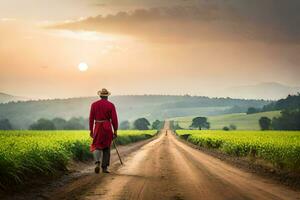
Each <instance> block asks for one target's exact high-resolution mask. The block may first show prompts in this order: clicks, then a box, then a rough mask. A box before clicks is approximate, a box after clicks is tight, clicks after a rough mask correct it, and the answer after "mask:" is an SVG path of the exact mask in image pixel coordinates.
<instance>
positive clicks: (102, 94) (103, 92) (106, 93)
mask: <svg viewBox="0 0 300 200" xmlns="http://www.w3.org/2000/svg"><path fill="white" fill-rule="evenodd" d="M97 94H98V95H99V96H103V97H108V96H109V95H110V92H109V91H108V90H107V89H105V88H103V89H102V90H100V91H98V93H97Z"/></svg>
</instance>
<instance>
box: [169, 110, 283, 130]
mask: <svg viewBox="0 0 300 200" xmlns="http://www.w3.org/2000/svg"><path fill="white" fill-rule="evenodd" d="M278 116H280V111H271V112H262V113H255V114H250V115H247V114H246V113H235V114H226V115H217V116H210V117H208V121H209V122H210V126H211V129H215V130H216V129H222V128H223V127H224V126H229V125H230V124H234V125H236V126H237V129H238V130H259V129H260V128H259V124H258V120H259V119H260V118H261V117H269V118H270V119H272V118H273V117H278ZM194 117H196V116H188V117H178V118H174V119H172V120H174V121H177V122H178V124H179V125H180V126H181V127H182V128H184V129H188V128H189V126H190V125H191V123H192V120H193V118H194Z"/></svg>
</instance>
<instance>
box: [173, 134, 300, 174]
mask: <svg viewBox="0 0 300 200" xmlns="http://www.w3.org/2000/svg"><path fill="white" fill-rule="evenodd" d="M176 132H177V134H178V135H179V136H180V137H181V138H183V139H186V140H187V141H189V142H191V143H193V144H195V145H198V146H201V147H205V148H213V149H218V150H220V151H222V152H224V153H227V154H230V155H234V156H241V157H248V156H249V157H250V158H251V159H257V158H259V159H263V160H265V161H268V162H270V163H272V164H273V166H274V167H276V168H279V169H286V170H289V171H295V172H300V131H221V130H219V131H213V130H203V131H200V130H177V131H176Z"/></svg>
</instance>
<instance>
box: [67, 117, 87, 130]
mask: <svg viewBox="0 0 300 200" xmlns="http://www.w3.org/2000/svg"><path fill="white" fill-rule="evenodd" d="M64 129H65V130H83V129H85V127H84V119H83V118H76V117H72V118H71V119H70V120H68V121H67V123H66V125H65V127H64Z"/></svg>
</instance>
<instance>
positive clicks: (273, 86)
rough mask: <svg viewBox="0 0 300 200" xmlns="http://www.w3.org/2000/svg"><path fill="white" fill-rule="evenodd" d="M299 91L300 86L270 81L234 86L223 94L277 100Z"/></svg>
mask: <svg viewBox="0 0 300 200" xmlns="http://www.w3.org/2000/svg"><path fill="white" fill-rule="evenodd" d="M298 92H300V87H291V86H287V85H283V84H280V83H275V82H268V83H260V84H257V85H248V86H239V87H232V88H229V89H227V90H225V91H223V92H222V94H221V95H224V96H229V97H232V98H245V99H269V100H277V99H281V98H285V97H286V96H288V95H289V94H297V93H298Z"/></svg>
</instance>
